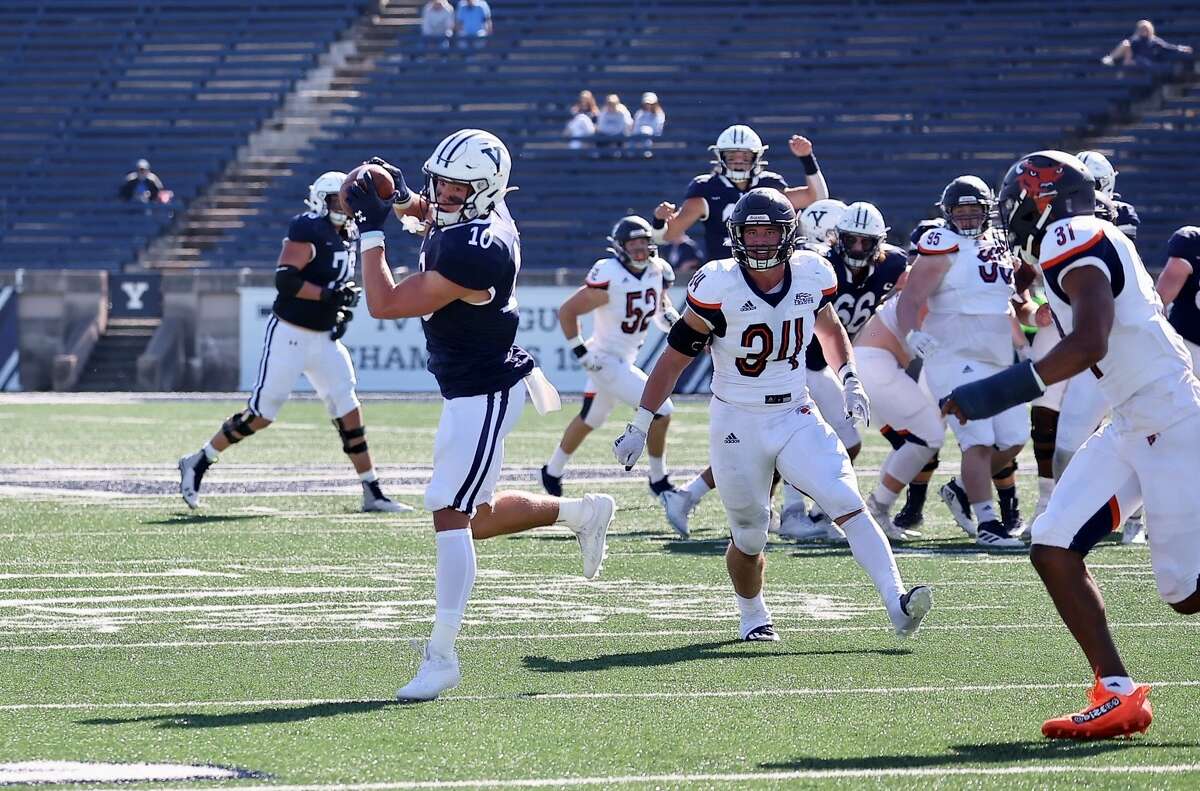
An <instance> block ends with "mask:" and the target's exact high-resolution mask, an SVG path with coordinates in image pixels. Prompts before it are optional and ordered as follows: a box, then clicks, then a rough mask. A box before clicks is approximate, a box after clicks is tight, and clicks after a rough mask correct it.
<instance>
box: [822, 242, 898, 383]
mask: <svg viewBox="0 0 1200 791" xmlns="http://www.w3.org/2000/svg"><path fill="white" fill-rule="evenodd" d="M882 247H883V259H882V260H879V261H877V262H876V263H875V264H873V265H872V266H871V269H870V271H869V272H868V273H867V276H866V277H864V278H863V279H862V280H860V281H855V280H854V276H853V271H852V270H851V269H850V268H849V267H847V266H846V261H845V259H843V258H842V256H841V254H840V253H839V252H838V251H837V250H836V249H831V250H830V251H829V253H828V255H826V258H828V259H829V263H831V264H833V271H834V274H836V275H837V283H838V284H837V294H835V295H834V296H833V299H832V300H830V301H831V302H832V304H833V309H834V310H835V311H837V314H838V318H839V319H841V321H842V326H843V327H845V328H846V334H847V335H849V336H850V340H854V337H855V336H856V335H858V333H859V331H860V330H862V328H863V327H865V326H866V324H867V321H868V320H869V319H870V318H871V317H872V316H874V315H875V311H876V310H877V309H878V308H879V306H880V305H881V304H883V300H884V299H885V298H886V297H887V296H888V295H889V294H891V293H892V289H894V288H895V287H896V282H897V281H898V280H899V279H900V276H901V275H903V274H904V270H905V269H906V268H907V266H908V256H907V255H906V254H905V252H904V251H903V250H901V249H900V248H899V247H896V246H894V245H890V244H887V243H885V244H884V245H883V246H882ZM805 364H806V365H807V366H808V370H810V371H819V370H821V369H822V368H824V367H825V365H826V362H825V355H824V354H823V353H822V352H821V344H819V343H810V344H809V345H808V351H807V352H806V356H805Z"/></svg>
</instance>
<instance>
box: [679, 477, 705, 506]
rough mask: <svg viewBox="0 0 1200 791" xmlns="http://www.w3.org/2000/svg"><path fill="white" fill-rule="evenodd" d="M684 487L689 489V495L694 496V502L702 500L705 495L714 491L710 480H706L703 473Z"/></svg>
mask: <svg viewBox="0 0 1200 791" xmlns="http://www.w3.org/2000/svg"><path fill="white" fill-rule="evenodd" d="M684 488H685V489H687V493H688V496H689V497H691V498H692V503H698V502H700V500H701V498H703V497H704V495H706V494H708V493H709V492H711V491H712V487H711V486H709V485H708V481H706V480H704V476H703V475H697V476H696V477H695V478H694V479H693V480H692V482H691V483H689V484H688V485H687V486H686V487H684Z"/></svg>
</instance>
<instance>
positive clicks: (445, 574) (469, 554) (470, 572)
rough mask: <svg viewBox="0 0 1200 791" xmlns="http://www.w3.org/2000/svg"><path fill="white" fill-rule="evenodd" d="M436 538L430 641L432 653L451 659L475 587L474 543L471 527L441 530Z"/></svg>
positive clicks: (430, 651)
mask: <svg viewBox="0 0 1200 791" xmlns="http://www.w3.org/2000/svg"><path fill="white" fill-rule="evenodd" d="M436 535H437V578H436V582H435V585H434V601H435V602H436V606H437V612H436V614H435V615H434V619H433V634H432V635H431V636H430V638H429V653H431V654H437V655H438V656H451V655H453V653H454V641H455V639H456V638H457V637H458V630H459V628H460V627H461V626H462V618H463V613H465V612H466V610H467V599H469V598H470V597H471V588H473V587H474V586H475V542H474V541H473V540H471V530H470V528H462V529H459V530H442V531H440V532H438V533H437V534H436Z"/></svg>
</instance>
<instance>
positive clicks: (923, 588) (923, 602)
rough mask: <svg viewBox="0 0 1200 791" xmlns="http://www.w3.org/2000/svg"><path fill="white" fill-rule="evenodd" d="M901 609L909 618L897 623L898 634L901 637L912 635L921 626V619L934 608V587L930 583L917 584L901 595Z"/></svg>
mask: <svg viewBox="0 0 1200 791" xmlns="http://www.w3.org/2000/svg"><path fill="white" fill-rule="evenodd" d="M900 609H901V611H902V612H903V613H904V615H905V616H907V620H905V621H903V622H902V623H899V624H895V627H896V634H898V635H899V636H900V637H912V636H913V635H914V634H916V633H917V630H918V629H920V628H921V621H923V620H925V616H926V615H928V614H929V611H930V610H932V609H933V588H931V587H929V586H928V585H917V586H915V587H913V588H911V589H910V590H909V591H908V593H906V594H904V595H903V596H901V597H900Z"/></svg>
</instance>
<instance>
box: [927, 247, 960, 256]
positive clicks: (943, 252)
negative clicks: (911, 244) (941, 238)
mask: <svg viewBox="0 0 1200 791" xmlns="http://www.w3.org/2000/svg"><path fill="white" fill-rule="evenodd" d="M917 252H918V253H920V254H921V255H949V254H950V253H957V252H958V245H954V246H953V247H951V248H950V249H948V250H930V249H928V248H925V247H922V246H921V245H917Z"/></svg>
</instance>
